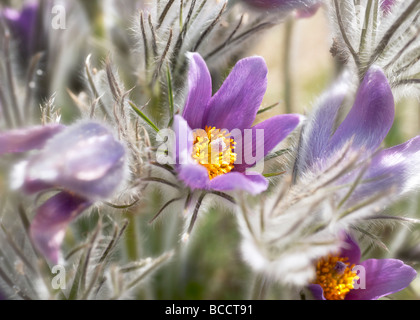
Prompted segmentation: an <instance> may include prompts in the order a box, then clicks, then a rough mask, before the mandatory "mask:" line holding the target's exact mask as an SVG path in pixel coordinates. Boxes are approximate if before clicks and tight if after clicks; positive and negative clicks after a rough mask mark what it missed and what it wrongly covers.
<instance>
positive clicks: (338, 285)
mask: <svg viewBox="0 0 420 320" xmlns="http://www.w3.org/2000/svg"><path fill="white" fill-rule="evenodd" d="M360 257H361V254H360V248H359V246H358V245H357V243H356V242H355V241H354V240H353V239H352V238H351V236H349V235H346V236H345V239H344V241H343V245H342V248H341V250H340V251H339V252H336V253H335V254H330V255H329V256H327V257H324V258H321V259H320V260H319V261H318V262H317V263H316V278H315V279H314V281H313V284H311V285H310V286H309V289H310V290H311V292H312V293H313V295H314V298H315V299H317V300H376V299H379V298H381V297H384V296H387V295H389V294H392V293H395V292H398V291H400V290H402V289H404V288H406V287H407V286H408V285H409V284H410V283H411V282H412V281H413V280H414V279H415V278H416V276H417V272H416V271H415V270H414V269H413V268H412V267H410V266H408V265H406V264H404V263H403V262H402V261H400V260H396V259H368V260H364V261H360Z"/></svg>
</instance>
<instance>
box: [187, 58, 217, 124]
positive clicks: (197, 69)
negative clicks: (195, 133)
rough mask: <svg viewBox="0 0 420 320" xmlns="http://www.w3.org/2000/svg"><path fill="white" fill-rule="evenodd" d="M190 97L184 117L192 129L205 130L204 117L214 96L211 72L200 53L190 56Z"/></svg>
mask: <svg viewBox="0 0 420 320" xmlns="http://www.w3.org/2000/svg"><path fill="white" fill-rule="evenodd" d="M189 60H190V69H189V73H188V97H187V101H186V104H185V108H184V112H183V113H182V116H183V118H184V119H185V120H187V122H188V125H189V126H190V128H192V129H197V128H201V129H202V128H204V127H203V117H204V114H205V111H206V108H207V105H208V103H209V101H210V98H211V94H212V83H211V76H210V72H209V70H208V68H207V65H206V62H205V61H204V60H203V58H202V57H201V56H200V55H199V54H198V53H191V54H189Z"/></svg>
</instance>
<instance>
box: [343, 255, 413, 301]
mask: <svg viewBox="0 0 420 320" xmlns="http://www.w3.org/2000/svg"><path fill="white" fill-rule="evenodd" d="M360 265H361V266H363V267H364V269H365V281H366V282H365V283H366V288H365V289H362V288H360V289H354V290H351V291H350V292H349V293H348V295H347V296H346V300H376V299H379V298H381V297H384V296H386V295H389V294H392V293H395V292H398V291H400V290H402V289H404V288H406V287H407V286H408V285H409V284H410V283H411V282H412V281H413V280H414V279H415V278H416V276H417V272H416V271H415V270H414V269H413V268H411V267H410V266H407V265H406V264H404V263H403V262H402V261H400V260H395V259H381V260H377V259H369V260H366V261H363V262H362V263H361V264H360Z"/></svg>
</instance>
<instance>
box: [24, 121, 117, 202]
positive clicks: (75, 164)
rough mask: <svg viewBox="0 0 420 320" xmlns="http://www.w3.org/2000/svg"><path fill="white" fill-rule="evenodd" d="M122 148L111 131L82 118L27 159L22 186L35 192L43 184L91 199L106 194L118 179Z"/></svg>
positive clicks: (101, 197) (27, 190)
mask: <svg viewBox="0 0 420 320" xmlns="http://www.w3.org/2000/svg"><path fill="white" fill-rule="evenodd" d="M124 168H125V149H124V147H123V145H122V144H121V143H120V142H119V141H117V140H115V138H114V137H113V135H112V134H111V132H110V131H109V130H108V129H107V128H105V127H104V126H102V125H101V124H99V123H96V122H81V123H79V124H76V125H73V126H71V127H68V128H67V129H66V130H64V131H63V132H61V133H60V134H58V135H56V136H55V137H54V138H52V139H50V140H49V141H48V142H47V144H46V145H45V147H44V148H43V149H42V151H41V152H39V153H38V154H36V155H34V156H33V157H32V158H30V159H29V161H28V165H27V168H26V176H25V182H24V190H25V191H26V192H29V193H33V192H38V191H40V190H42V188H45V186H46V185H50V186H54V187H57V188H61V189H64V190H67V191H69V192H73V193H75V194H77V195H80V196H83V197H84V198H88V199H91V200H97V199H104V198H107V197H109V196H110V195H111V194H112V193H113V192H114V191H115V189H116V188H117V187H118V185H119V184H120V183H121V180H122V179H123V175H124V171H125V170H124Z"/></svg>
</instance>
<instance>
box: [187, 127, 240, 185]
mask: <svg viewBox="0 0 420 320" xmlns="http://www.w3.org/2000/svg"><path fill="white" fill-rule="evenodd" d="M229 136H230V134H229V133H228V132H226V131H220V129H216V128H215V127H208V126H206V127H205V129H204V130H195V131H194V147H193V153H192V157H193V159H194V160H195V161H196V162H197V163H199V164H201V165H202V166H204V167H205V168H206V169H207V172H208V173H209V178H210V180H211V179H213V178H215V177H217V176H220V175H222V174H225V173H228V172H230V171H232V169H233V168H234V165H233V163H234V162H235V160H236V153H235V152H233V150H234V148H235V144H236V142H234V141H233V139H231V138H230V137H229Z"/></svg>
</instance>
